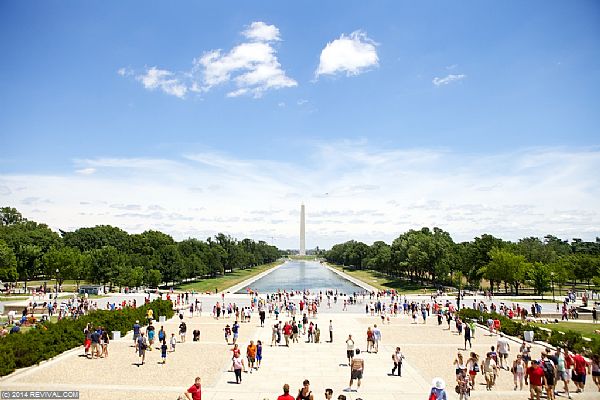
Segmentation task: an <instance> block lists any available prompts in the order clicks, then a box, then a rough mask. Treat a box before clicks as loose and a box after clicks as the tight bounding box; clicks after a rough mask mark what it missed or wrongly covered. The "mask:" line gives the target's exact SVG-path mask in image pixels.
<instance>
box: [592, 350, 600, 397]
mask: <svg viewBox="0 0 600 400" xmlns="http://www.w3.org/2000/svg"><path fill="white" fill-rule="evenodd" d="M591 369H592V380H593V381H594V383H595V384H596V386H597V387H598V391H599V392H600V356H598V354H594V355H592V365H591Z"/></svg>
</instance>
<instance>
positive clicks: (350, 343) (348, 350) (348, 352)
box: [346, 335, 354, 365]
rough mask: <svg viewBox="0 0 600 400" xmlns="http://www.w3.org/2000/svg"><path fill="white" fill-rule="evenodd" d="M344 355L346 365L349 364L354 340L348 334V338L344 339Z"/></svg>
mask: <svg viewBox="0 0 600 400" xmlns="http://www.w3.org/2000/svg"><path fill="white" fill-rule="evenodd" d="M346 356H347V357H348V365H350V364H351V363H352V358H353V357H354V340H353V339H352V335H348V339H347V340H346Z"/></svg>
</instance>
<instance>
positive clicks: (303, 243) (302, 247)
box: [300, 204, 306, 256]
mask: <svg viewBox="0 0 600 400" xmlns="http://www.w3.org/2000/svg"><path fill="white" fill-rule="evenodd" d="M300 255H301V256H305V255H306V238H305V232H304V204H302V205H301V206H300Z"/></svg>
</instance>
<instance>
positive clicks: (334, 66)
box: [315, 31, 379, 77]
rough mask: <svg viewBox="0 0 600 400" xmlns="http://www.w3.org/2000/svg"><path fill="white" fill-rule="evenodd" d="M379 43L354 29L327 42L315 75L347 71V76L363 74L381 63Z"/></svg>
mask: <svg viewBox="0 0 600 400" xmlns="http://www.w3.org/2000/svg"><path fill="white" fill-rule="evenodd" d="M376 46H377V43H375V42H374V41H373V40H371V39H369V37H368V36H367V34H366V33H365V32H362V31H354V32H352V33H351V34H350V35H348V36H346V35H345V34H342V35H341V36H340V38H339V39H336V40H334V41H332V42H329V43H327V45H326V46H325V48H324V49H323V50H322V51H321V57H320V59H319V66H318V68H317V71H316V72H315V76H316V77H319V76H320V75H335V74H337V73H345V74H346V75H347V76H351V75H358V74H361V73H363V72H365V71H367V70H369V69H371V68H373V67H377V66H378V65H379V57H378V56H377V48H376Z"/></svg>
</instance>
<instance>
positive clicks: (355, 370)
mask: <svg viewBox="0 0 600 400" xmlns="http://www.w3.org/2000/svg"><path fill="white" fill-rule="evenodd" d="M364 370H365V361H364V360H363V359H362V356H361V355H360V349H356V355H355V356H354V358H353V359H352V363H351V364H350V383H349V384H348V389H346V391H347V392H351V391H352V383H353V382H354V380H355V379H356V390H354V391H355V392H358V390H359V389H360V382H361V380H362V377H363V372H364Z"/></svg>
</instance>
